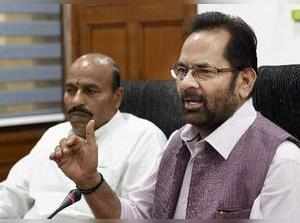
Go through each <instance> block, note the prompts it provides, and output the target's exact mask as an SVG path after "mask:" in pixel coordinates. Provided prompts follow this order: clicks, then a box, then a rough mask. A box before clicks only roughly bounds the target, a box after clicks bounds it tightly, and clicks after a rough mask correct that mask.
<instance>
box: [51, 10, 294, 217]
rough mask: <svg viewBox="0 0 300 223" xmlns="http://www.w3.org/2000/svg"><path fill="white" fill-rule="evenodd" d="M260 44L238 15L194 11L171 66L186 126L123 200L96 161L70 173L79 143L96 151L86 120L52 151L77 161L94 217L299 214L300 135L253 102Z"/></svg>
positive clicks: (83, 148)
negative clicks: (72, 140) (80, 134)
mask: <svg viewBox="0 0 300 223" xmlns="http://www.w3.org/2000/svg"><path fill="white" fill-rule="evenodd" d="M256 44H257V40H256V36H255V34H254V32H253V30H252V29H251V28H250V27H249V26H248V25H247V24H246V23H245V22H244V21H243V20H242V19H240V18H238V17H232V16H229V15H225V14H222V13H218V12H208V13H204V14H200V15H198V16H196V17H195V19H194V22H193V23H192V28H191V32H190V33H189V35H188V37H187V39H186V40H185V42H184V44H183V47H182V49H181V54H180V56H179V59H178V62H177V63H175V64H174V65H173V66H172V68H171V75H172V77H173V78H175V79H176V84H177V89H178V93H179V95H180V97H181V99H182V105H183V111H184V118H185V120H186V123H187V124H186V125H184V126H183V127H182V128H181V129H179V130H177V131H175V132H174V133H173V134H172V136H171V137H170V139H169V141H168V144H167V146H166V151H165V153H164V155H163V157H162V159H161V161H160V164H159V168H158V169H154V170H153V172H152V175H151V176H149V177H148V178H147V179H146V180H145V182H143V183H142V184H139V185H136V186H137V187H139V188H140V189H139V190H137V191H136V192H135V193H131V195H130V196H129V197H127V198H126V199H125V198H121V197H117V196H116V195H115V194H114V192H113V191H112V190H111V189H110V187H109V186H108V185H107V184H106V183H105V179H104V178H103V177H102V176H101V174H99V173H97V170H96V166H97V163H96V160H95V161H94V162H92V161H93V159H90V160H91V162H89V165H88V166H81V171H77V172H76V171H73V172H72V171H70V170H71V168H70V166H72V165H78V166H80V163H81V161H82V157H81V155H80V151H86V152H89V153H91V154H96V151H97V149H96V144H95V143H94V137H93V135H94V133H93V130H92V129H91V128H89V125H88V128H87V137H86V140H83V139H82V140H78V141H77V143H76V145H61V146H60V150H58V151H57V152H56V153H53V154H52V159H54V160H56V161H57V160H58V161H70V162H69V164H70V165H68V166H67V165H66V166H64V165H61V166H60V167H61V169H62V171H64V173H65V174H66V175H67V176H69V177H70V178H71V179H72V180H73V181H74V182H75V183H76V184H77V186H78V187H79V188H83V189H85V190H87V191H89V194H87V195H85V199H86V200H87V202H88V204H89V205H90V207H91V209H92V210H93V213H94V214H95V216H96V217H97V218H105V217H107V218H158V219H172V218H177V219H190V218H199V219H210V218H272V217H273V218H277V217H297V215H298V216H299V215H300V180H299V179H300V178H299V176H298V175H299V173H300V150H299V147H298V146H297V145H298V141H297V139H295V138H293V137H292V136H291V135H290V134H289V133H287V132H286V131H284V130H283V129H281V128H279V127H278V126H276V125H275V124H273V123H272V122H271V121H269V120H268V119H266V118H265V117H263V116H262V115H261V114H260V113H258V112H256V111H255V109H254V107H253V105H252V99H251V93H252V91H253V86H254V83H255V80H256V75H257V56H256ZM78 151H79V152H78ZM99 151H100V152H101V148H100V150H99ZM91 157H92V155H91ZM85 159H89V157H85ZM71 161H72V162H71ZM62 163H63V162H62ZM141 165H142V163H141ZM99 185H100V186H99ZM85 190H84V191H85Z"/></svg>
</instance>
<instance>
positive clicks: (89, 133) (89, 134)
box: [85, 120, 96, 145]
mask: <svg viewBox="0 0 300 223" xmlns="http://www.w3.org/2000/svg"><path fill="white" fill-rule="evenodd" d="M85 134H86V135H85V139H86V141H87V144H89V145H96V137H95V120H90V121H89V122H88V123H87V125H86V129H85Z"/></svg>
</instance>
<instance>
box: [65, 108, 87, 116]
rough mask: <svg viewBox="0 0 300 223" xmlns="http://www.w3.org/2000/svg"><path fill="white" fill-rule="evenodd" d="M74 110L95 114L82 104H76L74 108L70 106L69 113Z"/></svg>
mask: <svg viewBox="0 0 300 223" xmlns="http://www.w3.org/2000/svg"><path fill="white" fill-rule="evenodd" d="M73 112H82V113H86V114H88V115H90V116H93V113H92V112H90V111H89V110H87V109H86V108H84V107H82V106H75V107H73V108H70V109H69V110H68V114H72V113H73Z"/></svg>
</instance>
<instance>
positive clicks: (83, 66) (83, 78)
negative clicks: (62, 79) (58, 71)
mask: <svg viewBox="0 0 300 223" xmlns="http://www.w3.org/2000/svg"><path fill="white" fill-rule="evenodd" d="M111 82H112V64H110V63H99V64H97V63H91V62H90V61H88V60H82V61H77V62H75V63H74V64H73V65H72V66H71V68H70V70H69V72H68V74H67V77H66V83H76V84H94V85H107V84H108V85H109V86H110V83H111Z"/></svg>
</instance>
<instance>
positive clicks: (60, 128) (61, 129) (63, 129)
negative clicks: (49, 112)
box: [44, 122, 72, 137]
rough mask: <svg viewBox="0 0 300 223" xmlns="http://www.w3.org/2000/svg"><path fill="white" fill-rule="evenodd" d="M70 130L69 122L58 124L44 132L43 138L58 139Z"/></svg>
mask: <svg viewBox="0 0 300 223" xmlns="http://www.w3.org/2000/svg"><path fill="white" fill-rule="evenodd" d="M71 129H72V126H71V124H70V122H62V123H58V124H56V125H54V126H52V127H50V128H48V129H47V130H46V132H45V133H44V136H46V135H57V136H60V137H64V135H66V134H68V133H69V132H70V131H71Z"/></svg>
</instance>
